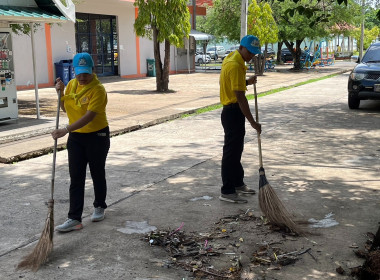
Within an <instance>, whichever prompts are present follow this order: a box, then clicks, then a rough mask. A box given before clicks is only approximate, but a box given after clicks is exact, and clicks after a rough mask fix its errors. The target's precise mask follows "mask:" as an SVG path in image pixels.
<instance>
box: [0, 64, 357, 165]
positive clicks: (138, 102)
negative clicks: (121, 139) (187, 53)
mask: <svg viewBox="0 0 380 280" xmlns="http://www.w3.org/2000/svg"><path fill="white" fill-rule="evenodd" d="M354 65H355V64H354V63H352V62H337V63H336V64H335V65H333V66H329V67H317V68H316V69H311V70H309V71H302V72H299V73H293V72H291V71H289V69H290V68H291V66H290V65H285V66H277V67H276V69H275V70H276V71H274V72H267V73H265V75H264V76H262V77H259V82H258V85H257V90H258V92H264V91H268V90H271V89H275V88H279V87H285V86H289V85H294V84H297V83H300V82H304V81H307V80H309V79H313V78H319V77H322V76H326V75H329V74H334V73H341V72H344V71H348V70H350V69H352V68H353V66H354ZM101 80H102V82H103V83H104V85H105V87H106V90H107V92H108V98H109V102H108V105H107V115H108V119H109V123H110V129H111V133H112V134H113V135H117V134H122V133H125V132H128V131H133V130H136V129H140V128H144V127H148V126H151V125H154V124H157V123H162V122H165V121H168V120H172V119H175V118H178V117H179V116H181V115H182V114H184V113H192V112H194V111H195V110H196V109H198V108H202V107H205V106H208V105H212V104H217V103H219V82H218V81H219V73H218V72H217V71H210V72H207V73H203V72H200V73H195V74H181V75H173V76H170V83H169V86H170V88H171V89H173V91H171V92H169V93H165V94H162V93H157V92H155V88H156V86H155V78H146V79H139V80H125V79H120V78H115V77H111V78H107V77H106V78H102V79H101ZM249 93H250V94H252V88H250V89H249V91H248V94H249ZM39 97H40V111H41V119H39V120H37V119H36V109H35V93H34V90H27V91H20V92H18V99H19V108H20V119H19V121H18V122H17V123H16V122H8V123H0V163H1V162H2V163H12V162H15V161H18V160H22V159H24V158H30V157H34V156H39V155H42V154H46V153H48V152H50V151H51V148H52V145H53V142H52V140H51V137H50V135H49V132H50V131H52V130H53V129H54V127H55V115H56V106H57V101H56V93H55V90H54V89H52V88H46V89H41V90H39ZM60 119H61V120H60V123H61V124H62V125H65V124H67V118H66V115H65V114H64V113H62V114H61V117H60ZM58 143H59V144H60V145H64V143H66V138H63V139H59V142H58Z"/></svg>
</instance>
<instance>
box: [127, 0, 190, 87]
mask: <svg viewBox="0 0 380 280" xmlns="http://www.w3.org/2000/svg"><path fill="white" fill-rule="evenodd" d="M134 5H135V6H136V7H138V9H139V14H138V17H137V18H136V21H135V24H134V28H135V31H136V34H137V35H138V36H141V37H147V38H149V39H151V40H153V47H154V58H155V64H156V65H155V66H156V89H157V91H159V92H165V91H168V90H169V65H170V45H175V46H176V47H181V46H183V45H184V42H183V38H185V37H189V33H190V13H189V10H188V8H187V1H186V0H136V1H135V3H134ZM160 43H164V47H165V50H164V53H165V55H164V61H163V63H162V60H161V51H160Z"/></svg>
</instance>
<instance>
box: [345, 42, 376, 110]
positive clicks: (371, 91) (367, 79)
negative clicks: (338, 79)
mask: <svg viewBox="0 0 380 280" xmlns="http://www.w3.org/2000/svg"><path fill="white" fill-rule="evenodd" d="M358 63H359V60H358ZM366 99H373V100H376V99H377V100H380V43H375V44H372V45H371V46H370V47H369V48H368V49H367V52H366V53H365V55H364V56H363V58H362V60H361V61H360V63H359V64H358V65H356V66H355V68H354V70H352V72H351V74H350V77H349V78H348V107H349V108H350V109H358V108H359V105H360V100H366Z"/></svg>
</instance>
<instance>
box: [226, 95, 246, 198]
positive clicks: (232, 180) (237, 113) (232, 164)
mask: <svg viewBox="0 0 380 280" xmlns="http://www.w3.org/2000/svg"><path fill="white" fill-rule="evenodd" d="M221 120H222V125H223V128H224V146H223V157H222V182H223V186H222V188H221V192H222V194H232V193H235V187H241V186H243V185H244V181H243V179H244V169H243V166H242V165H241V155H242V153H243V149H244V136H245V116H244V115H243V113H242V112H241V110H240V107H239V105H238V104H237V103H236V104H231V105H228V106H224V107H223V111H222V116H221Z"/></svg>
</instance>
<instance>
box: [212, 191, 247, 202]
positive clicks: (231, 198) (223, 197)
mask: <svg viewBox="0 0 380 280" xmlns="http://www.w3.org/2000/svg"><path fill="white" fill-rule="evenodd" d="M219 199H220V200H222V201H227V202H231V203H247V202H248V200H245V199H243V198H240V197H239V196H238V194H237V193H232V194H221V195H220V196H219Z"/></svg>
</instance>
